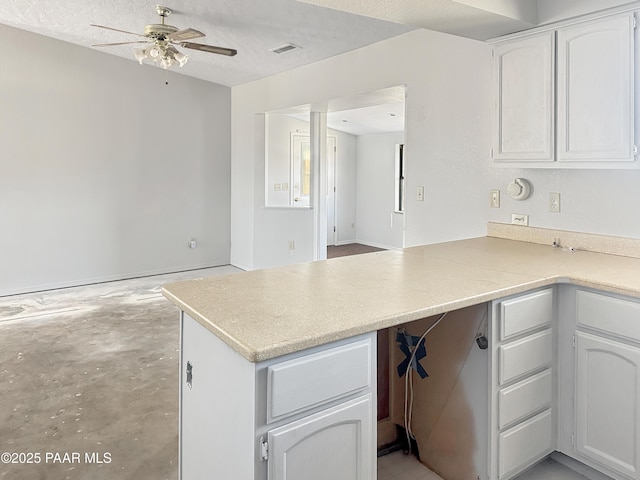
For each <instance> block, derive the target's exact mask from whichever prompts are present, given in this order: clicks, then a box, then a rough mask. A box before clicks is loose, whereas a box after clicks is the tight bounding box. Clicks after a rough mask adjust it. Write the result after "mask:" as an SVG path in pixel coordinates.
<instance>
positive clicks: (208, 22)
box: [0, 0, 415, 86]
mask: <svg viewBox="0 0 640 480" xmlns="http://www.w3.org/2000/svg"><path fill="white" fill-rule="evenodd" d="M155 6H156V3H155V2H153V3H152V2H149V1H148V0H85V1H82V0H5V1H1V2H0V23H3V24H5V25H9V26H12V27H16V28H20V29H23V30H28V31H31V32H35V33H39V34H41V35H45V36H49V37H53V38H57V39H60V40H64V41H67V42H71V43H75V44H78V45H82V46H85V47H88V48H91V45H92V44H97V43H112V42H126V41H135V40H139V38H138V37H136V36H133V35H127V34H124V33H119V32H113V31H109V30H104V29H99V28H95V27H91V26H89V24H91V23H95V24H99V25H105V26H110V27H115V28H118V29H121V30H126V31H129V32H140V33H142V31H143V29H144V26H145V25H146V24H148V23H159V17H158V16H157V14H156V12H155ZM166 6H167V7H169V8H171V9H172V10H173V14H172V15H171V16H170V17H169V18H168V19H167V23H169V24H171V25H175V26H176V27H178V28H179V29H182V28H187V27H191V28H195V29H197V30H200V31H202V32H204V33H205V34H206V37H205V38H203V39H197V40H194V41H195V42H198V43H205V44H210V45H216V46H222V47H228V48H235V49H237V50H238V55H237V56H235V57H224V56H221V55H215V54H210V53H204V52H198V51H193V50H185V51H184V52H185V53H187V54H189V55H190V59H189V63H188V64H187V65H185V67H184V68H183V69H179V73H182V74H185V75H190V76H193V77H197V78H201V79H204V80H208V81H211V82H214V83H219V84H222V85H227V86H234V85H239V84H242V83H246V82H249V81H252V80H256V79H259V78H263V77H266V76H269V75H273V74H276V73H279V72H282V71H285V70H289V69H292V68H295V67H297V66H300V65H304V64H307V63H312V62H315V61H318V60H322V59H324V58H328V57H331V56H334V55H338V54H340V53H343V52H346V51H349V50H353V49H356V48H359V47H362V46H365V45H369V44H371V43H375V42H378V41H381V40H384V39H386V38H390V37H394V36H397V35H400V34H402V33H405V32H408V31H410V30H412V29H413V28H415V27H409V26H405V25H401V24H396V23H391V22H387V21H383V20H377V19H373V18H368V17H364V16H359V15H354V14H350V13H345V12H341V11H336V10H331V9H326V8H323V7H319V6H315V5H310V4H306V3H302V2H297V1H295V0H268V1H267V0H167V3H166ZM289 42H290V43H293V44H295V45H298V46H300V47H302V48H301V49H300V50H294V51H292V52H288V53H285V54H281V55H278V54H276V53H272V52H270V51H269V49H270V48H274V47H277V46H280V45H282V44H285V43H289ZM134 47H136V46H135V45H124V46H117V47H108V48H101V49H100V50H101V51H104V52H106V53H110V54H114V55H118V56H122V57H125V58H128V59H131V61H135V60H134V59H133V55H132V51H133V49H134ZM174 69H175V70H178V69H177V68H176V67H174Z"/></svg>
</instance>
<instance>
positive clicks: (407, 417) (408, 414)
mask: <svg viewBox="0 0 640 480" xmlns="http://www.w3.org/2000/svg"><path fill="white" fill-rule="evenodd" d="M447 313H449V312H444V313H443V314H442V315H440V316H439V317H438V319H437V320H436V321H435V322H433V324H432V325H431V326H430V327H429V328H427V330H426V331H425V332H424V333H423V334H422V336H421V337H420V340H418V343H417V344H416V346H415V347H414V348H413V352H411V357H409V366H408V367H407V371H406V372H405V376H404V431H405V433H406V435H407V448H408V449H409V453H411V439H413V440H415V438H416V437H415V436H414V435H413V432H412V431H411V419H412V416H413V378H412V372H413V368H412V365H413V362H414V360H415V358H416V353H417V351H418V347H419V346H420V344H421V343H422V342H423V341H425V338H427V335H429V332H431V330H433V329H434V328H436V327H437V326H438V324H439V323H440V322H441V321H442V319H443V318H444V317H446V316H447Z"/></svg>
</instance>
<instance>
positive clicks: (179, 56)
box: [173, 52, 189, 67]
mask: <svg viewBox="0 0 640 480" xmlns="http://www.w3.org/2000/svg"><path fill="white" fill-rule="evenodd" d="M173 58H174V59H175V60H176V61H177V62H178V66H179V67H184V66H185V65H186V63H187V62H188V61H189V55H185V54H184V53H182V52H177V53H175V54H174V55H173Z"/></svg>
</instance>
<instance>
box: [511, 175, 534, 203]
mask: <svg viewBox="0 0 640 480" xmlns="http://www.w3.org/2000/svg"><path fill="white" fill-rule="evenodd" d="M507 192H508V193H509V195H510V196H511V198H513V199H514V200H526V199H527V198H529V195H530V194H531V184H530V183H529V180H527V179H525V178H516V179H515V180H513V181H512V182H511V183H510V184H509V186H508V187H507Z"/></svg>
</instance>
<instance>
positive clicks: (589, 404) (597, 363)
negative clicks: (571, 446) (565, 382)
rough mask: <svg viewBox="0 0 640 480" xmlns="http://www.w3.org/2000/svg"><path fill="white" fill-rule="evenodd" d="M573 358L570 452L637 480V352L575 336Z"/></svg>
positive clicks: (639, 421)
mask: <svg viewBox="0 0 640 480" xmlns="http://www.w3.org/2000/svg"><path fill="white" fill-rule="evenodd" d="M639 320H640V319H639ZM576 358H577V362H576V434H575V435H576V440H575V443H576V445H575V447H576V451H577V452H578V453H580V454H581V455H584V456H586V457H589V458H591V459H593V460H595V461H597V462H599V463H601V464H603V465H605V466H607V467H609V468H611V469H613V470H615V471H617V472H619V473H622V474H624V475H628V476H629V477H631V478H640V477H639V475H638V472H639V471H640V465H639V463H640V441H639V440H640V348H638V347H634V346H630V345H625V344H623V343H620V342H617V341H613V340H609V339H607V338H602V337H598V336H596V335H590V334H588V333H584V332H576Z"/></svg>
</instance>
